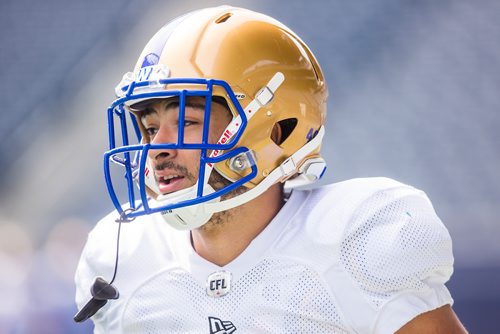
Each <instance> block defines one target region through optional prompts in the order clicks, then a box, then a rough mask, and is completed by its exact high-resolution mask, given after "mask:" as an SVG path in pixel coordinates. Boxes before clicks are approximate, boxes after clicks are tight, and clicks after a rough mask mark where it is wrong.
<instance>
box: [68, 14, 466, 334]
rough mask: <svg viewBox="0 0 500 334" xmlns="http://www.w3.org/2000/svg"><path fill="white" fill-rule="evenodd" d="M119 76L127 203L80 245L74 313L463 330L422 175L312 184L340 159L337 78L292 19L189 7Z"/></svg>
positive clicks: (109, 162)
mask: <svg viewBox="0 0 500 334" xmlns="http://www.w3.org/2000/svg"><path fill="white" fill-rule="evenodd" d="M115 91H116V95H117V99H116V100H115V101H114V102H113V103H112V105H111V106H110V108H109V109H108V120H109V136H110V137H109V138H110V139H109V144H110V149H109V151H107V152H106V153H105V178H106V183H107V186H108V190H109V193H110V196H111V199H112V202H113V203H114V205H115V207H116V210H115V211H113V212H112V213H110V214H109V215H108V216H107V217H105V218H103V219H102V220H101V221H100V222H99V223H98V224H97V225H96V227H95V228H94V229H93V230H92V232H91V233H90V234H89V238H88V241H87V244H86V246H85V249H84V251H83V253H82V256H81V260H80V263H79V266H78V269H77V272H76V285H77V295H76V301H77V304H78V306H79V312H78V314H77V315H76V316H75V320H76V321H83V320H85V319H88V318H90V317H92V320H93V321H94V324H95V333H174V332H190V333H233V332H241V333H384V334H385V333H394V332H398V333H464V332H465V330H464V328H463V326H462V325H461V323H460V321H459V320H458V318H457V317H456V315H455V313H454V312H453V310H452V308H451V305H452V303H453V300H452V297H451V296H450V293H449V291H448V290H447V288H446V286H445V283H446V282H447V281H448V279H449V278H450V276H451V274H452V271H453V256H452V249H451V240H450V236H449V234H448V231H447V230H446V228H445V226H444V225H443V224H442V223H441V221H440V219H439V218H438V217H437V216H436V213H435V211H434V209H433V207H432V205H431V202H430V201H429V199H428V198H427V197H426V195H425V193H423V192H422V191H420V190H418V189H415V188H413V187H411V186H408V185H405V184H402V183H399V182H397V181H394V180H391V179H388V178H360V179H353V180H348V181H344V182H340V183H336V184H332V185H328V186H322V187H317V188H314V189H312V190H300V189H298V188H299V187H301V186H304V185H308V184H311V183H313V182H315V181H316V180H318V179H320V178H321V177H322V175H323V173H324V171H325V169H326V164H325V161H324V160H323V158H322V157H321V154H320V148H321V143H322V139H323V136H324V133H325V127H324V126H325V120H326V110H327V106H326V102H327V95H328V89H327V84H326V81H325V78H324V76H323V72H322V70H321V67H320V65H319V64H318V62H317V61H316V59H315V57H314V55H313V53H312V52H311V50H310V49H309V48H308V46H307V45H306V44H305V43H304V42H303V41H302V40H301V39H300V38H299V37H298V36H297V35H296V34H295V33H294V32H292V31H291V30H290V29H289V28H287V27H286V26H285V25H283V24H282V23H280V22H278V21H276V20H275V19H273V18H271V17H269V16H266V15H263V14H260V13H256V12H253V11H250V10H246V9H242V8H233V7H228V6H222V7H216V8H207V9H202V10H198V11H194V12H191V13H188V14H186V15H184V16H181V17H179V18H176V19H175V20H173V21H171V22H169V23H168V24H166V25H165V26H164V27H163V28H161V29H160V30H159V31H158V32H157V33H156V34H155V35H154V36H153V37H152V39H151V40H150V41H149V42H148V43H147V45H146V47H145V48H144V50H143V51H142V53H141V55H140V57H139V59H138V61H137V64H136V66H135V69H134V70H133V72H129V73H126V74H125V75H124V77H123V79H122V81H121V82H120V83H119V84H118V86H117V87H116V90H115ZM134 138H135V139H134ZM114 166H118V168H121V169H122V171H121V172H120V173H118V174H119V176H118V178H117V177H116V175H117V173H116V171H114V170H113V168H115V167H114ZM122 181H124V182H125V187H120V185H119V183H120V182H122ZM121 189H127V191H126V195H125V198H124V197H121V195H120V194H121V193H120V190H121Z"/></svg>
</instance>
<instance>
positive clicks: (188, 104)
mask: <svg viewBox="0 0 500 334" xmlns="http://www.w3.org/2000/svg"><path fill="white" fill-rule="evenodd" d="M178 106H179V101H171V102H168V103H167V104H166V105H165V106H164V108H165V110H167V109H169V108H175V107H178ZM186 107H190V108H193V109H199V110H202V111H204V110H205V104H204V103H199V102H194V101H189V100H187V101H186ZM155 112H156V110H155V109H154V108H151V106H148V107H146V108H145V109H143V110H141V112H140V114H141V119H142V118H145V117H146V116H148V115H151V114H153V113H155Z"/></svg>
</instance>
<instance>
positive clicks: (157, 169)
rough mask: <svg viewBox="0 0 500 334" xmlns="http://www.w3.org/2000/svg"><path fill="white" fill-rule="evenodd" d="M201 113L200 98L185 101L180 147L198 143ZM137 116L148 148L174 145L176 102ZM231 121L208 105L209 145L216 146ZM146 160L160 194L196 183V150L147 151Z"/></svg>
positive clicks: (164, 102) (217, 107)
mask: <svg viewBox="0 0 500 334" xmlns="http://www.w3.org/2000/svg"><path fill="white" fill-rule="evenodd" d="M204 112H205V99H204V98H202V97H188V98H187V101H186V109H185V117H184V143H186V144H189V143H201V142H202V137H203V124H204V123H205V119H204ZM140 115H141V122H142V124H143V125H144V128H145V129H146V132H147V134H148V136H149V141H150V143H151V144H165V143H177V135H178V124H179V103H178V100H177V99H165V100H161V101H158V102H154V103H152V104H150V105H149V106H148V107H147V108H146V109H144V110H143V111H141V112H140ZM231 118H232V117H231V113H230V111H229V110H228V109H227V108H226V107H224V106H223V105H221V104H219V103H215V102H212V103H211V112H210V127H209V143H216V142H217V140H218V139H219V138H220V136H221V135H222V133H223V131H224V129H225V128H226V126H227V125H228V124H229V122H230V121H231ZM148 157H149V159H150V160H151V163H152V166H153V169H154V173H155V177H156V181H157V182H158V186H159V190H160V193H161V194H168V193H171V192H174V191H178V190H181V189H185V188H188V187H191V186H193V185H194V184H195V183H196V181H197V179H198V171H199V167H200V166H199V164H200V151H199V150H175V149H164V150H149V153H148ZM212 174H213V173H212Z"/></svg>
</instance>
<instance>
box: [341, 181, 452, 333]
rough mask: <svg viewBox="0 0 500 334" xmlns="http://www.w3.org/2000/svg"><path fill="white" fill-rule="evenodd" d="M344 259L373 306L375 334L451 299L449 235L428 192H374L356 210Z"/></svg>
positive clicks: (392, 329) (343, 249)
mask: <svg viewBox="0 0 500 334" xmlns="http://www.w3.org/2000/svg"><path fill="white" fill-rule="evenodd" d="M340 257H341V263H342V265H343V266H344V268H345V270H346V271H347V272H348V273H349V275H350V277H351V278H352V279H353V281H354V282H355V284H356V285H357V286H358V287H359V289H360V291H361V292H362V294H363V295H364V296H365V298H364V299H366V300H367V301H368V303H369V304H370V308H374V309H375V310H376V311H375V312H374V313H373V314H375V316H374V318H373V319H370V320H369V321H370V325H369V327H370V328H371V329H372V330H371V332H373V333H393V332H395V331H397V330H398V329H399V328H401V327H402V326H403V325H404V324H406V323H407V322H409V321H410V320H412V319H413V318H414V317H416V316H417V315H419V314H421V313H424V312H427V311H430V310H433V309H436V308H438V307H441V306H443V305H446V304H452V303H453V300H452V298H451V296H450V293H449V292H448V290H447V288H446V287H445V285H444V284H445V283H446V282H447V281H448V279H449V278H450V276H451V274H452V272H453V255H452V245H451V238H450V235H449V233H448V231H447V229H446V228H445V226H444V225H443V224H442V222H441V221H440V219H439V218H438V217H437V215H436V213H435V211H434V209H433V207H432V204H431V202H430V201H429V199H428V198H427V196H426V195H425V194H424V193H423V192H422V191H419V190H417V189H415V188H412V187H409V186H404V185H402V186H401V187H395V188H391V189H386V190H381V191H378V192H375V193H374V194H373V195H371V196H370V197H369V198H368V199H367V200H365V201H364V202H363V203H362V204H361V205H360V206H359V207H358V208H357V209H356V210H355V211H354V213H353V216H352V218H351V220H350V222H349V223H348V225H347V226H346V230H345V234H344V237H343V238H342V242H341V250H340Z"/></svg>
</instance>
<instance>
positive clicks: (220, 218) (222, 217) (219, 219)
mask: <svg viewBox="0 0 500 334" xmlns="http://www.w3.org/2000/svg"><path fill="white" fill-rule="evenodd" d="M208 183H209V184H210V185H211V186H212V188H214V190H216V191H217V190H219V189H222V188H224V187H227V186H230V185H231V184H232V182H231V181H229V180H227V179H226V178H225V177H224V176H222V175H221V174H220V173H219V172H218V171H217V170H216V169H214V170H213V171H212V173H211V174H210V178H209V181H208ZM248 190H249V189H248V188H247V187H245V186H239V187H237V188H235V189H233V190H231V191H229V192H228V193H226V194H224V195H222V196H221V200H223V201H224V200H228V199H230V198H233V197H236V196H238V195H241V194H243V193H245V192H247V191H248ZM238 211H239V207H235V208H233V209H229V210H225V211H220V212H215V213H214V214H213V215H212V217H211V218H210V220H209V221H208V222H207V223H206V224H205V225H203V226H201V227H200V228H201V229H205V230H207V229H210V227H211V226H212V227H221V226H222V225H223V224H224V223H225V222H227V221H229V220H230V219H231V218H232V217H234V216H236V215H237V214H238Z"/></svg>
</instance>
